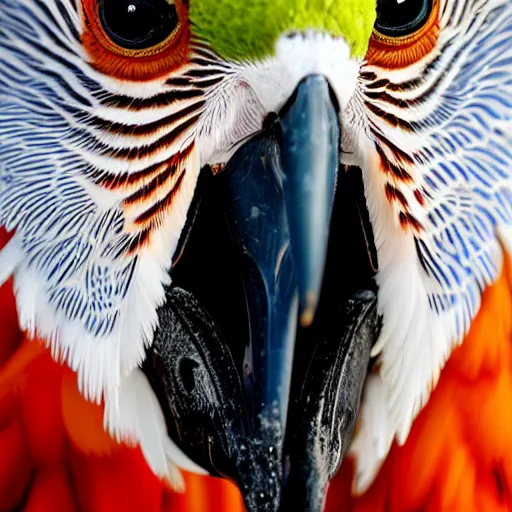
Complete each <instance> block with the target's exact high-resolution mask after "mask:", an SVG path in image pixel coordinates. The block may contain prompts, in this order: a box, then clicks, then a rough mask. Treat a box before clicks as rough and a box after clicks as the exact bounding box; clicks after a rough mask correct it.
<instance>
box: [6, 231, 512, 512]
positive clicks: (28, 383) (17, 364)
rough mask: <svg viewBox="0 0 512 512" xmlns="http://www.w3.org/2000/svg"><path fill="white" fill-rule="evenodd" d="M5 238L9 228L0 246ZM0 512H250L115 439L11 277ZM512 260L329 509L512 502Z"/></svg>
mask: <svg viewBox="0 0 512 512" xmlns="http://www.w3.org/2000/svg"><path fill="white" fill-rule="evenodd" d="M6 241H7V237H6V235H5V233H3V232H2V231H0V247H1V246H2V245H3V244H4V243H5V242H6ZM0 325H1V326H2V330H1V339H0V455H1V456H0V512H4V511H5V512H7V511H10V510H12V509H13V507H15V506H16V505H17V506H18V507H20V506H21V505H23V506H22V507H21V508H22V509H23V510H26V511H29V512H46V510H52V511H58V512H60V511H62V512H67V511H70V512H73V511H78V510H80V511H85V512H102V511H112V510H120V511H123V512H131V511H133V512H135V511H137V512H139V511H140V510H144V511H147V512H169V511H171V510H172V511H173V512H185V511H186V512H242V510H243V507H242V504H241V500H240V496H239V493H238V491H237V490H236V488H235V487H234V486H233V485H232V484H230V483H229V482H226V481H223V480H220V479H215V478H210V477H199V476H195V475H190V474H186V475H185V481H186V486H187V492H186V493H184V494H177V493H174V492H172V491H171V490H169V489H168V488H167V486H166V485H165V484H164V483H163V482H162V481H160V480H159V479H157V478H156V477H155V476H154V475H153V474H152V473H151V471H150V470H149V468H148V467H147V465H146V464H145V461H144V458H143V456H142V454H141V452H140V450H139V449H138V448H129V447H126V446H122V445H118V444H116V443H115V442H114V441H113V440H112V439H111V438H110V437H109V436H108V435H107V434H106V433H105V432H104V431H103V428H102V410H101V407H99V406H96V405H94V404H91V403H88V402H85V401H84V400H83V399H82V397H81V395H80V394H79V392H78V389H77V387H76V378H75V376H74V374H73V373H72V372H70V371H69V370H68V369H67V368H66V367H63V366H60V365H58V364H56V363H55V362H54V361H53V360H52V359H51V357H50V354H49V352H48V351H47V350H45V349H44V348H43V347H42V346H41V345H40V344H39V343H37V342H29V341H28V340H26V339H24V338H23V336H22V334H21V333H20V332H19V329H18V327H17V321H16V309H15V304H14V299H13V295H12V283H11V282H8V283H6V284H5V285H4V286H3V287H1V288H0ZM510 404H512V259H508V260H507V262H506V264H505V267H504V270H503V272H502V275H501V277H500V279H499V280H498V282H497V283H496V284H495V285H494V286H492V287H490V288H489V289H487V290H486V291H485V293H484V296H483V302H482V307H481V310H480V312H479V314H478V316H477V317H476V319H475V320H474V322H473V325H472V328H471V331H470V333H469V334H468V336H467V338H466V340H465V342H464V343H463V345H462V346H461V347H459V348H457V349H456V350H455V351H454V352H453V354H452V356H451V358H450V360H449V361H448V363H447V365H446V367H445V368H444V369H443V371H442V373H441V377H440V380H439V384H438V386H437V387H436V389H435V390H434V392H433V393H432V395H431V398H430V400H429V403H428V404H427V406H426V407H425V408H424V409H423V411H422V412H421V413H420V415H419V416H418V418H417V420H416V421H415V423H414V425H413V428H412V431H411V434H410V437H409V438H408V440H407V442H406V443H405V445H404V446H403V447H398V446H397V445H394V446H393V447H392V449H391V452H390V454H389V457H388V459H387V460H386V462H385V463H384V465H383V467H382V468H381V471H380V472H379V474H378V476H377V478H376V480H375V482H374V484H373V485H372V486H371V487H370V489H369V490H368V491H367V492H366V493H365V494H364V495H362V496H359V497H353V496H351V493H350V489H351V479H352V462H351V461H350V460H347V461H345V463H344V464H343V466H342V468H341V469H340V471H339V473H338V475H337V476H336V478H335V479H334V481H333V483H332V484H331V486H330V490H329V496H328V503H327V512H334V511H339V510H343V511H347V512H363V511H368V512H379V511H385V510H386V511H390V512H406V511H415V512H417V511H425V512H437V511H443V512H450V511H456V512H460V511H464V512H472V511H478V512H480V511H485V512H495V511H506V510H511V509H512V407H511V406H510Z"/></svg>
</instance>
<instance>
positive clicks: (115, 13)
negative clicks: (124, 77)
mask: <svg viewBox="0 0 512 512" xmlns="http://www.w3.org/2000/svg"><path fill="white" fill-rule="evenodd" d="M98 15H99V20H100V23H101V26H102V27H103V30H104V32H105V35H106V36H107V37H108V38H109V39H110V40H111V41H112V43H114V44H116V45H117V46H120V47H121V48H124V49H127V50H143V49H147V48H151V47H152V46H156V45H158V44H159V43H161V42H162V41H165V40H166V39H167V38H168V37H169V36H171V35H172V34H173V33H174V31H175V30H176V28H177V27H178V24H179V19H178V14H177V12H176V6H175V4H174V1H173V0H101V1H100V2H99V4H98Z"/></svg>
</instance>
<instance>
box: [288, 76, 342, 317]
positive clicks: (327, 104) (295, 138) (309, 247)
mask: <svg viewBox="0 0 512 512" xmlns="http://www.w3.org/2000/svg"><path fill="white" fill-rule="evenodd" d="M333 98H334V96H333V94H331V90H330V88H329V84H328V83H327V81H326V80H325V78H324V77H323V76H319V75H313V76H309V77H307V78H305V79H304V80H303V81H302V82H301V83H300V84H299V85H298V87H297V89H296V90H295V93H294V94H293V96H292V97H291V99H290V100H289V102H288V103H287V105H286V106H285V108H284V109H283V111H282V112H281V115H280V127H281V130H280V134H279V147H280V150H281V165H282V172H283V195H284V202H285V204H286V212H287V215H288V223H289V228H290V242H291V250H292V254H293V261H294V266H295V269H296V278H297V286H298V290H299V302H300V323H301V325H303V326H308V325H310V324H311V322H312V321H313V318H314V315H315V311H316V307H317V304H318V299H319V295H320V288H321V286H322V278H323V271H324V266H325V257H326V251H327V242H328V238H329V224H330V220H331V214H332V206H333V202H334V190H335V185H336V176H337V172H338V167H339V140H340V128H339V120H338V113H337V111H336V108H335V102H334V101H333Z"/></svg>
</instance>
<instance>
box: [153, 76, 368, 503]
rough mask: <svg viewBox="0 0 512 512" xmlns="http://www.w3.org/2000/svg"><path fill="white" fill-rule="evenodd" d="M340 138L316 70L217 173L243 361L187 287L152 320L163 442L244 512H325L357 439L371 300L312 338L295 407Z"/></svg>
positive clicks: (363, 299) (345, 310) (345, 309)
mask: <svg viewBox="0 0 512 512" xmlns="http://www.w3.org/2000/svg"><path fill="white" fill-rule="evenodd" d="M339 140H340V123H339V118H338V112H337V108H336V100H335V99H334V98H333V95H332V91H331V89H330V87H329V84H328V82H327V81H326V79H325V78H324V77H322V76H317V75H312V76H309V77H306V78H305V79H303V80H302V81H301V82H300V83H299V84H298V86H297V88H296V90H295V92H294V93H293V95H292V97H291V98H290V100H289V101H288V102H287V104H286V105H285V106H284V107H283V109H282V110H281V112H279V113H278V116H277V119H276V121H275V122H274V124H273V125H272V126H270V127H268V128H267V129H265V130H264V131H262V133H260V134H258V135H257V136H255V137H254V138H252V139H251V140H249V141H248V142H246V143H245V144H244V145H243V146H241V147H240V148H239V149H238V150H237V151H236V153H235V154H234V155H233V157H232V158H231V159H230V161H229V162H228V163H227V165H226V167H225V169H224V170H223V172H221V173H219V174H218V175H217V176H216V177H215V178H214V179H215V180H216V184H217V185H218V186H217V188H216V190H217V191H221V194H220V196H221V197H220V198H219V197H218V196H216V199H217V200H218V201H219V203H220V204H221V205H222V208H221V211H222V212H223V215H225V219H226V221H227V225H228V228H229V233H230V237H231V240H232V244H233V253H234V254H235V255H236V258H235V261H236V262H237V263H236V265H234V266H236V268H234V269H233V271H234V272H236V273H237V275H239V277H240V280H241V281H242V283H243V292H244V293H243V295H244V297H240V300H244V298H245V306H246V311H247V318H248V322H247V323H248V326H247V327H248V328H247V332H246V336H244V337H243V339H239V340H238V339H237V340H235V343H236V346H237V347H241V346H243V347H244V348H245V350H244V353H243V357H240V359H237V358H236V357H234V354H233V351H232V350H231V349H230V347H229V346H228V344H227V343H226V341H225V339H224V338H223V335H222V333H221V332H220V331H219V330H218V329H217V328H216V326H215V323H214V320H213V319H212V318H211V317H210V316H209V314H208V312H207V311H206V309H205V308H204V306H203V305H201V304H200V303H199V301H198V300H196V298H195V297H193V296H192V295H191V294H190V293H188V292H186V291H184V290H180V289H178V288H174V289H171V290H170V291H169V292H168V296H167V302H166V305H165V307H163V308H162V309H161V311H160V312H159V319H160V331H159V333H158V335H157V337H156V339H155V342H154V345H153V347H152V349H151V350H152V358H153V359H152V360H153V363H152V366H151V368H150V370H151V372H152V374H153V375H155V373H158V375H157V378H154V379H153V381H154V382H156V383H157V384H158V385H159V386H160V388H162V391H161V395H162V396H164V397H165V398H164V399H163V400H161V402H162V401H165V402H166V403H167V407H168V411H169V412H168V414H167V418H168V429H169V431H170V435H171V437H172V438H173V439H174V440H175V441H176V443H177V444H178V445H179V446H180V447H181V448H182V449H183V451H184V452H186V453H187V454H189V456H190V457H191V458H192V459H194V460H195V461H197V463H199V464H201V465H202V466H203V467H207V468H209V470H210V472H212V473H213V474H217V475H222V476H224V477H227V478H229V479H231V480H233V481H234V482H235V483H236V484H237V485H238V487H239V488H240V491H241V493H242V495H243V497H244V503H245V506H246V509H247V510H248V512H276V511H277V510H282V511H283V512H284V511H288V510H289V511H298V512H300V511H305V512H322V508H323V502H324V497H325V490H326V487H327V484H328V482H329V479H330V478H331V477H332V476H333V475H334V473H335V472H336V470H337V468H338V467H339V464H340V463H341V460H342V459H343V455H344V453H345V450H346V447H347V446H348V443H349V441H350V439H351V436H352V431H353V426H354V423H355V418H356V415H357V410H358V406H359V400H360V395H361V389H362V386H363V382H364V379H365V375H366V369H367V366H368V362H369V358H370V355H369V354H370V347H371V345H372V343H373V334H374V333H375V330H376V315H377V314H376V305H375V303H376V301H375V297H374V295H372V293H371V292H368V293H366V294H365V293H363V294H362V295H358V296H357V297H356V298H355V299H354V300H355V302H354V301H352V302H349V304H346V303H345V302H343V301H344V300H345V299H343V301H342V302H343V303H340V304H339V306H338V302H337V303H336V307H339V308H341V311H340V315H338V314H337V313H336V315H335V319H334V321H335V322H337V325H336V329H330V328H327V329H324V330H323V331H322V332H323V333H324V334H322V336H323V338H322V337H318V338H316V339H314V340H313V346H316V350H315V351H314V352H313V356H312V358H311V360H310V361H308V362H309V365H308V367H309V369H308V371H307V375H304V374H301V375H298V376H296V375H295V374H294V376H293V379H294V380H293V382H294V383H295V382H297V381H299V386H296V385H294V389H300V390H302V391H301V396H296V397H292V398H293V400H291V399H290V389H292V387H291V384H292V370H294V371H295V369H294V361H295V360H296V359H297V357H298V354H297V348H298V346H297V345H296V340H297V339H299V338H298V336H299V334H298V332H299V330H302V331H303V330H307V331H309V332H314V331H312V328H309V327H308V326H310V324H312V322H313V320H314V318H315V313H317V307H318V302H319V299H320V295H321V290H322V281H323V277H324V267H325V264H326V256H327V247H328V243H329V227H330V223H331V215H332V210H333V203H334V194H335V186H336V181H337V172H338V167H339ZM211 250H212V251H217V250H219V248H217V247H212V248H211ZM348 271H350V270H348ZM217 296H218V300H219V301H222V300H223V290H218V295H217ZM324 299H325V297H324ZM324 299H322V300H324ZM237 300H238V299H237ZM220 309H222V308H220ZM321 309H322V308H321V307H320V308H319V310H318V312H320V311H321ZM222 312H223V314H224V315H227V316H229V314H230V311H222ZM325 333H327V334H325ZM315 344H316V345H315ZM299 355H300V356H302V354H299ZM292 406H293V407H294V408H293V411H294V414H293V415H292V416H290V410H292V409H291V407H292ZM290 417H293V418H295V419H297V421H295V420H294V422H288V421H287V419H288V418H290ZM285 440H286V442H285Z"/></svg>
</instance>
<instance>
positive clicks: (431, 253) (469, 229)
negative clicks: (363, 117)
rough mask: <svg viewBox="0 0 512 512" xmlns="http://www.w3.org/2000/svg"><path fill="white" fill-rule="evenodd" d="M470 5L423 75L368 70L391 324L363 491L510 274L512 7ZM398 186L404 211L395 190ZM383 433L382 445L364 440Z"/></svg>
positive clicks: (362, 451) (378, 230) (371, 183)
mask: <svg viewBox="0 0 512 512" xmlns="http://www.w3.org/2000/svg"><path fill="white" fill-rule="evenodd" d="M461 5H462V2H459V1H457V0H445V1H444V2H442V4H441V9H440V12H442V13H443V17H442V20H441V32H440V36H439V42H438V48H437V49H436V51H434V52H433V53H432V55H429V56H428V57H427V58H426V61H425V62H423V70H421V69H419V70H418V68H417V66H416V69H415V70H414V74H413V72H412V70H411V72H410V73H409V74H407V70H398V71H385V70H379V69H376V68H372V69H366V68H365V71H367V72H368V73H369V76H377V78H376V79H375V82H377V81H379V80H380V82H379V84H378V85H379V86H380V89H381V94H380V95H377V94H376V92H375V91H376V90H378V89H379V87H368V91H370V92H371V95H373V96H369V97H368V98H369V99H367V100H366V101H367V102H368V104H369V103H372V104H374V105H377V104H378V106H379V109H380V110H377V109H376V108H373V110H372V111H371V112H368V116H369V121H370V124H371V127H370V129H369V130H368V131H369V132H370V134H371V136H372V137H371V138H370V140H368V138H367V137H366V135H363V136H362V137H361V138H360V140H359V141H358V142H356V144H358V145H359V146H358V149H359V153H360V154H361V155H363V159H364V163H363V165H362V168H363V176H364V181H365V191H366V196H367V199H368V209H369V212H370V218H371V221H372V225H373V230H374V237H375V243H376V247H377V251H378V258H379V272H378V275H377V277H376V280H377V283H378V285H379V293H378V299H379V308H380V311H381V313H382V315H383V328H382V331H381V334H380V337H379V340H378V342H377V344H376V345H375V347H374V349H373V352H372V355H373V356H374V357H377V358H378V365H379V377H380V380H379V381H375V382H373V383H372V384H371V385H370V386H369V387H368V389H367V392H366V395H365V400H368V403H363V406H362V407H363V409H362V411H363V414H362V416H361V422H362V426H361V429H360V433H359V434H358V436H356V438H355V440H354V443H353V446H352V453H353V454H355V456H356V466H357V471H358V473H357V482H356V487H357V489H358V490H359V491H361V490H362V489H364V488H365V487H367V486H368V485H369V483H371V481H372V480H373V477H374V476H375V474H376V472H377V471H378V468H379V466H380V464H381V462H382V453H381V450H380V448H379V450H375V446H379V447H383V446H386V450H385V453H387V451H388V450H389V448H390V446H391V442H392V440H393V438H394V437H396V439H397V441H398V443H399V444H403V443H404V442H405V440H406V439H407V436H408V434H409V431H410V428H411V426H412V423H413V421H414V419H415V418H416V416H417V414H418V413H419V411H420V410H421V408H422V407H423V406H424V405H425V403H426V401H427V400H428V398H429V396H430V393H431V391H432V389H433V387H434V386H435V385H436V383H437V380H438V378H439V374H440V371H441V369H442V367H443V366H444V364H445V363H446V360H447V358H448V357H449V355H450V353H451V351H452V350H453V348H454V347H455V346H456V345H457V344H460V343H461V342H462V341H463V340H464V337H465V335H466V334H467V332H468V330H469V327H470V325H471V322H472V320H473V318H474V317H475V315H476V313H477V312H478V310H479V308H480V303H481V294H482V292H483V290H485V288H486V287H487V286H489V285H491V284H492V283H494V282H495V280H496V279H497V278H498V276H499V274H500V272H501V269H502V265H503V247H502V246H501V245H500V240H499V239H498V237H500V238H501V241H502V243H503V245H504V246H505V247H508V246H507V243H506V241H505V240H504V239H508V236H507V235H506V234H505V233H508V231H509V230H510V228H511V226H512V155H511V152H510V148H511V147H512V138H511V133H512V114H511V112H512V110H511V106H512V81H511V74H510V66H509V63H510V58H511V56H512V47H511V46H510V44H509V41H510V34H511V33H512V4H510V2H505V1H502V0H493V1H487V2H482V1H480V0H468V1H467V2H465V8H464V9H461ZM418 74H419V75H421V79H419V78H418ZM396 84H400V85H399V86H397V85H396ZM363 87H365V85H364V84H363ZM384 93H386V94H387V96H386V95H385V94H384ZM374 96H376V99H374ZM384 110H385V111H386V112H387V113H388V114H389V115H393V116H395V117H396V118H399V119H405V120H406V121H407V122H406V123H402V124H401V125H400V126H391V124H389V123H387V121H386V120H385V119H380V118H379V115H380V113H381V112H383V111H384ZM388 119H389V117H388ZM372 138H374V140H371V139H372ZM375 147H377V148H378V150H379V152H378V153H377V152H376V151H375ZM387 159H389V161H390V162H391V163H390V164H389V163H387V162H386V160H387ZM390 182H391V184H392V186H393V187H394V188H393V190H394V191H398V192H394V197H400V204H398V203H397V202H393V201H392V199H393V197H391V199H390V196H386V194H385V193H384V190H386V186H388V184H389V183H390ZM414 191H416V194H414V195H413V194H412V192H414ZM399 194H400V195H399ZM409 216H410V217H409ZM404 218H405V219H413V220H414V222H410V223H408V225H407V223H403V222H402V220H403V219H404ZM509 249H510V248H509ZM379 386H382V388H383V389H382V390H379V389H378V387H379ZM383 397H384V399H385V404H386V407H385V408H384V409H383V408H382V405H379V411H381V413H382V411H383V410H384V411H385V410H387V414H388V417H387V418H386V419H381V422H380V423H379V424H375V423H373V424H371V425H369V424H366V422H367V421H369V418H371V415H370V414H368V413H367V412H366V413H365V412H364V411H367V408H368V407H372V406H373V407H376V405H375V404H376V403H377V401H378V400H379V399H380V400H382V398H383ZM390 429H391V432H392V435H391V436H390V435H389V432H390ZM372 430H373V433H372V435H373V436H374V437H376V438H377V439H378V440H376V439H374V441H373V442H370V443H368V442H367V443H365V442H363V439H368V438H369V437H368V436H369V434H368V432H371V431H372Z"/></svg>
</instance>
